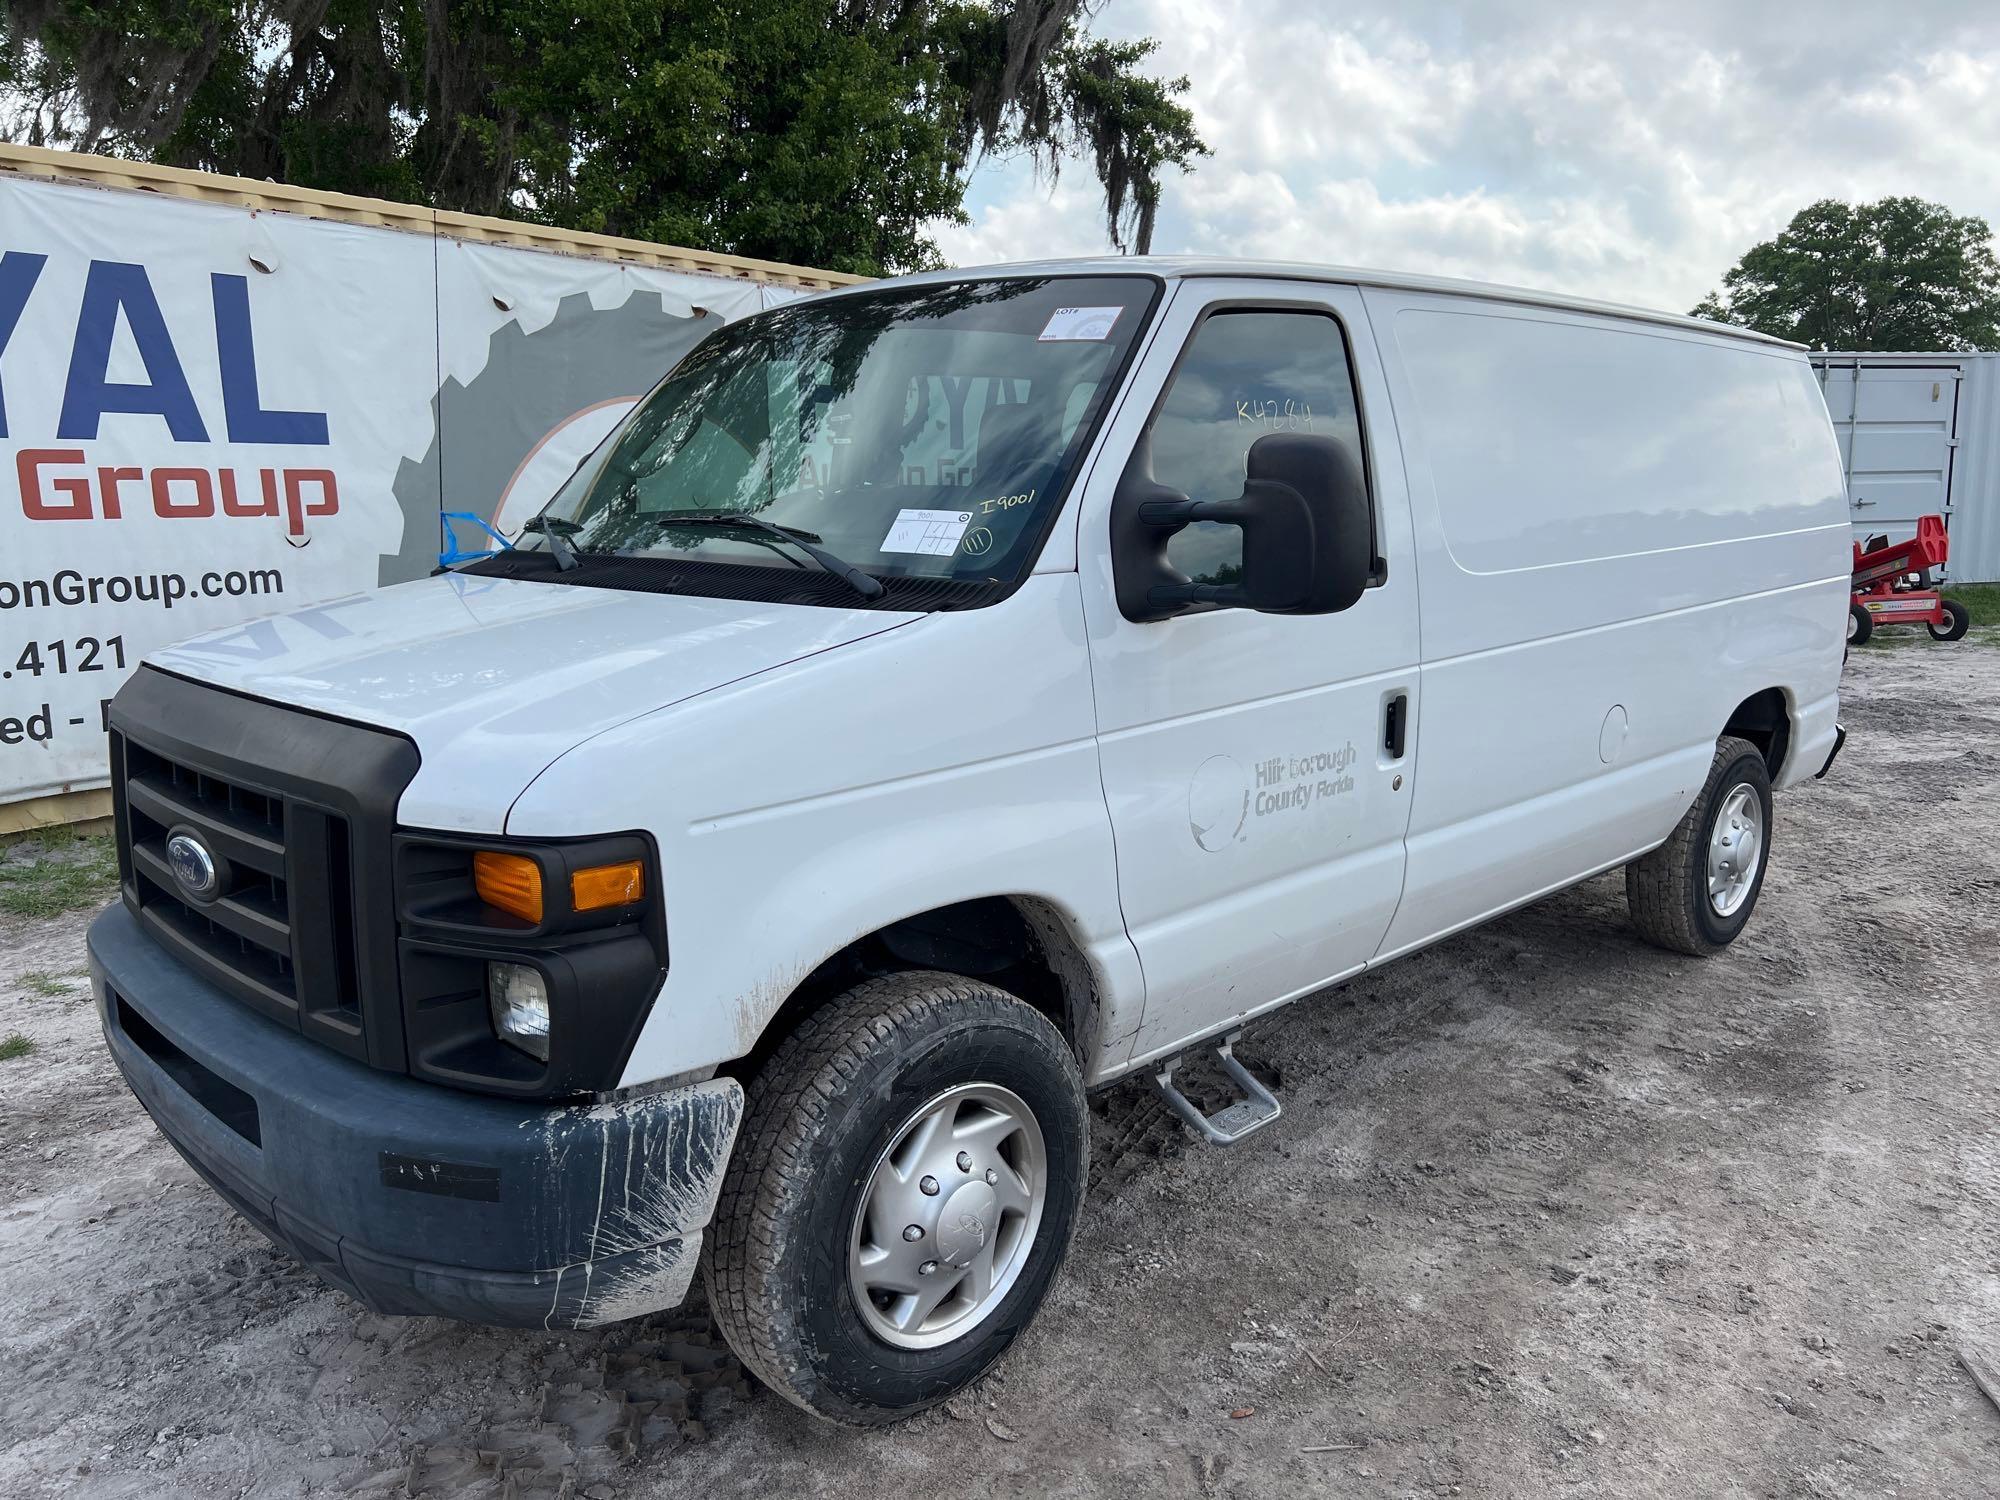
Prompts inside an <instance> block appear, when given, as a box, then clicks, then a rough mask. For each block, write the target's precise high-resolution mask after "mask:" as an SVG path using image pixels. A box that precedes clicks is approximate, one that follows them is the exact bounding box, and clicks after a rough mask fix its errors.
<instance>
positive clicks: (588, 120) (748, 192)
mask: <svg viewBox="0 0 2000 1500" xmlns="http://www.w3.org/2000/svg"><path fill="white" fill-rule="evenodd" d="M0 4H7V5H8V8H7V10H6V13H5V34H4V36H0V134H4V135H7V136H10V137H11V138H14V139H20V140H26V141H28V142H30V143H32V144H38V145H55V146H69V147H74V148H77V149H82V150H91V151H103V152H109V153H112V154H118V155H131V156H141V157H145V158H148V159H151V160H154V161H159V162H164V163H167V164H169V165H176V166H188V167H199V168H203V169H206V170H210V171H219V172H231V173H236V174H239V175H242V176H247V177H259V178H262V177H269V178H273V179H275V180H277V181H280V182H288V183H293V184H296V185H300V186H307V187H318V188H326V189H333V190H337V191H345V192H356V193H365V194H371V195H374V196H379V197H390V198H397V199H402V200H405V201H409V202H420V203H428V204H432V205H434V206H436V207H439V208H450V209H462V210H467V211H471V212H476V213H487V214H501V215H507V216H512V217H518V218H525V219H532V220H535V221H537V222H540V223H547V224H555V225H561V226H564V227H567V228H575V229H586V230H594V231H598V232H602V233H608V234H622V235H630V236H633V237H636V238H641V239H654V240H664V241H668V242H672V243H676V244H686V245H692V246H698V247H701V248H705V249H713V250H721V251H726V252H730V253H734V254H740V255H754V256H762V257H766V258H770V259H776V260H789V261H799V262H804V263H807V264H810V265H816V266H823V267H826V268H829V269H834V270H851V271H859V272H863V273H881V272H888V271H898V270H907V269H912V268H915V267H919V266H923V265H928V264H934V263H935V262H936V260H937V249H936V245H935V242H934V241H933V239H932V237H931V229H932V226H934V225H936V224H937V223H939V222H964V210H963V202H964V198H965V192H966V187H967V184H968V181H969V178H970V175H971V173H972V171H973V170H974V169H975V168H976V167H977V166H978V165H979V164H980V163H981V162H982V161H984V160H988V159H991V158H996V157H1005V156H1009V155H1016V154H1027V155H1029V156H1032V157H1033V159H1034V161H1035V163H1036V165H1037V167H1038V168H1039V169H1041V170H1043V171H1045V172H1048V173H1050V174H1053V173H1055V172H1056V171H1058V170H1060V168H1061V166H1062V164H1063V163H1064V162H1066V161H1069V160H1074V159H1077V158H1087V159H1089V160H1090V161H1091V163H1092V164H1093V166H1094V167H1095V169H1096V172H1097V175H1098V178H1099V180H1100V182H1101V183H1102V185H1103V188H1104V195H1105V196H1104V208H1105V225H1106V232H1107V235H1108V237H1109V238H1110V240H1111V242H1112V244H1113V245H1115V246H1117V247H1118V248H1120V249H1126V248H1130V249H1135V250H1138V251H1139V252H1141V253H1143V252H1144V251H1145V250H1146V249H1148V248H1149V247H1150V244H1151V240H1152V234H1153V223H1154V215H1155V212H1156V210H1157V207H1158V204H1159V195H1160V189H1161V178H1162V175H1163V173H1164V172H1165V171H1166V169H1167V168H1169V167H1178V168H1180V169H1182V170H1188V169H1189V168H1191V167H1192V165H1193V164H1194V162H1195V160H1196V159H1197V158H1198V157H1200V156H1203V155H1206V154H1207V147H1206V146H1205V145H1204V144H1203V143H1202V140H1201V138H1200V136H1199V135H1198V134H1197V133H1196V131H1195V128H1194V120H1193V116H1192V115H1191V114H1190V113H1189V112H1188V110H1187V108H1186V107H1185V106H1184V105H1183V104H1182V103H1180V102H1179V100H1180V96H1181V95H1182V94H1184V93H1185V92H1186V89H1187V86H1188V85H1187V80H1186V79H1185V78H1180V79H1172V80H1163V79H1159V78H1155V77H1152V76H1150V75H1148V74H1147V73H1145V72H1144V71H1143V66H1144V63H1145V61H1146V59H1147V58H1148V57H1149V56H1150V55H1151V53H1152V52H1153V50H1154V47H1155V44H1154V43H1153V42H1150V41H1140V42H1123V43H1114V42H1107V41H1103V40H1101V39H1097V38H1093V37H1091V36H1090V35H1089V34H1088V31H1087V29H1086V23H1087V20H1088V14H1089V9H1090V6H1089V0H574V3H571V4H567V5H551V4H548V3H547V0H11V4H9V3H8V0H0Z"/></svg>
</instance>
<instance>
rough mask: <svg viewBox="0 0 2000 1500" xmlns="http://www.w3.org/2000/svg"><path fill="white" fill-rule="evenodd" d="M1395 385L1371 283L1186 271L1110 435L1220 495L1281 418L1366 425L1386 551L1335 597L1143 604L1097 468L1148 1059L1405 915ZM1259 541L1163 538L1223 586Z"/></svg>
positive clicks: (1411, 583) (1110, 765) (1270, 999)
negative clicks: (1374, 316)
mask: <svg viewBox="0 0 2000 1500" xmlns="http://www.w3.org/2000/svg"><path fill="white" fill-rule="evenodd" d="M1387 404H1388V403H1387V398H1386V396H1385V395H1384V394H1383V386H1382V378H1381V371H1380V367H1379V365H1378V363H1377V361H1376V359H1375V357H1374V344H1373V339H1372V336H1371V334H1370V332H1369V329H1368V323H1367V314H1366V312H1365V310H1364V309H1363V307H1362V303H1361V299H1360V296H1359V294H1358V292H1357V291H1356V290H1355V289H1354V288H1352V287H1345V286H1332V285H1318V284H1314V283H1309V282H1289V281H1270V282H1262V281H1252V280H1239V279H1234V278H1231V279H1222V278H1214V279H1196V280H1188V281H1184V282H1182V283H1181V284H1180V286H1179V288H1178V291H1177V293H1176V295H1175V297H1174V298H1173V300H1172V302H1171V303H1170V304H1169V306H1168V308H1167V309H1166V311H1165V312H1164V314H1163V315H1162V324H1161V327H1160V329H1159V331H1158V333H1157V334H1156V336H1155V337H1154V339H1153V341H1152V343H1151V346H1150V347H1149V349H1148V350H1147V352H1146V354H1145V356H1144V359H1143V361H1142V363H1141V365H1140V367H1139V370H1138V372H1137V374H1136V376H1135V379H1134V382H1133V385H1132V387H1131V390H1130V391H1129V393H1128V395H1127V396H1126V399H1125V401H1124V403H1123V404H1122V406H1121V408H1120V410H1119V413H1118V416H1117V418H1116V422H1115V424H1114V427H1113V430H1112V432H1111V433H1110V435H1109V438H1110V440H1109V441H1108V442H1107V444H1106V446H1105V449H1104V451H1105V452H1106V453H1107V454H1115V455H1119V456H1120V457H1121V459H1122V456H1123V455H1125V454H1129V453H1131V452H1132V450H1133V447H1134V445H1135V444H1136V443H1137V442H1138V440H1139V439H1140V438H1141V436H1144V435H1148V434H1149V435H1150V438H1151V442H1150V450H1151V461H1152V470H1153V475H1152V477H1153V478H1154V479H1155V480H1156V481H1157V482H1158V483H1160V484H1163V485H1166V486H1168V487H1169V488H1171V489H1174V490H1178V491H1181V492H1183V493H1186V494H1188V495H1190V496H1191V497H1192V498H1194V499H1197V500H1223V499H1229V498H1233V497H1234V496H1236V495H1238V494H1240V493H1241V492H1242V490H1243V487H1244V479H1245V459H1246V456H1247V454H1248V451H1249V447H1250V444H1251V443H1252V442H1254V441H1255V440H1256V439H1257V438H1259V437H1262V436H1263V435H1265V434H1266V433H1269V432H1281V431H1298V432H1311V433H1319V434H1324V435H1328V436H1332V437H1334V438H1336V439H1338V440H1339V441H1340V442H1342V443H1343V444H1344V445H1348V446H1349V447H1350V451H1351V452H1352V453H1353V455H1354V456H1355V457H1357V458H1358V459H1360V460H1361V462H1362V464H1363V467H1364V471H1365V473H1366V476H1367V481H1368V488H1369V495H1370V500H1371V505H1372V509H1373V523H1374V544H1375V551H1376V554H1377V559H1378V563H1377V567H1376V569H1375V575H1374V577H1373V580H1372V582H1371V584H1370V586H1369V587H1368V588H1367V589H1366V590H1365V591H1364V592H1363V594H1362V596H1361V598H1360V600H1359V601H1358V602H1357V603H1356V604H1354V605H1353V606H1352V607H1350V608H1348V609H1345V610H1342V611H1340V612H1338V613H1334V614H1325V615H1277V614H1262V613H1257V612H1254V611H1252V610H1249V609H1244V608H1210V609H1205V610H1199V611H1196V612H1191V613H1186V614H1181V615H1178V616H1176V617H1174V618H1172V619H1168V620H1162V621H1154V622H1150V623H1143V624H1141V623H1135V622H1133V621H1131V620H1128V619H1126V618H1125V617H1124V616H1123V615H1122V614H1121V613H1120V611H1119V608H1118V604H1117V601H1116V597H1115V594H1114V589H1113V571H1112V569H1113V565H1112V554H1111V544H1110V506H1111V500H1112V495H1113V492H1114V491H1115V489H1116V488H1117V485H1118V481H1119V478H1120V472H1119V467H1120V466H1119V465H1118V464H1110V465H1106V464H1103V463H1100V464H1099V465H1098V466H1097V468H1096V470H1095V471H1094V472H1093V473H1092V475H1091V476H1090V482H1089V485H1088V488H1087V489H1086V492H1085V496H1084V504H1083V507H1082V510H1081V519H1080V525H1081V527H1082V532H1081V534H1080V536H1079V549H1078V550H1079V560H1080V565H1081V571H1082V577H1083V591H1084V609H1085V615H1086V619H1087V621H1088V625H1089V636H1090V651H1091V656H1092V669H1093V675H1094V679H1095V689H1094V690H1095V694H1096V703H1097V718H1098V729H1099V753H1100V757H1101V764H1102V771H1103V778H1104V791H1105V797H1106V801H1107V804H1108V806H1109V809H1110V815H1111V824H1112V830H1113V834H1114V837H1115V840H1116V847H1117V855H1118V871H1119V875H1118V880H1119V896H1120V900H1121V903H1122V905H1123V908H1124V915H1125V923H1126V927H1127V930H1128V932H1129V933H1130V935H1131V938H1132V941H1133V943H1134V945H1135V946H1136V948H1137V949H1138V953H1139V957H1140V960H1141V962H1142V964H1143V966H1144V970H1145V979H1146V1005H1145V1012H1144V1016H1143V1019H1142V1021H1141V1024H1140V1028H1139V1032H1138V1034H1137V1035H1136V1036H1135V1037H1134V1038H1133V1042H1132V1051H1131V1053H1130V1055H1129V1061H1130V1062H1133V1063H1137V1062H1141V1061H1145V1060H1149V1059H1151V1058H1154V1057H1158V1056H1164V1055H1166V1054H1169V1053H1171V1052H1173V1051H1175V1050H1177V1049H1178V1048H1179V1047H1180V1046H1181V1045H1182V1044H1184V1043H1187V1042H1190V1041H1193V1040H1195V1039H1198V1038H1199V1037H1201V1036H1203V1035H1204V1034H1206V1033H1210V1032H1213V1031H1216V1030H1218V1029H1220V1028H1222V1027H1223V1026H1225V1025H1226V1024H1228V1023H1229V1022H1230V1021H1232V1020H1234V1019H1237V1018H1240V1017H1243V1016H1247V1015H1249V1014H1252V1013H1254V1012H1256V1011H1259V1010H1263V1009H1267V1008H1269V1007H1271V1006H1273V1005H1275V1004H1277V1003H1279V1002H1281V1001H1283V1000H1286V999H1289V998H1292V997H1294V996H1297V995H1301V994H1304V993H1307V992H1309V991H1311V990H1313V989H1316V988H1318V987H1320V986H1322V985H1324V984H1327V983H1329V982H1331V981H1333V980H1336V979H1339V978H1341V977H1343V976H1345V975H1348V974H1352V973H1354V972H1355V971H1357V970H1359V969H1361V968H1363V967H1364V966H1365V965H1366V964H1367V962H1368V960H1369V959H1370V958H1371V957H1372V956H1373V955H1374V953H1375V951H1376V949H1377V947H1378V946H1379V945H1380V943H1381V941H1382V937H1383V935H1384V933H1385V932H1386V931H1387V930H1388V926H1389V922H1390V919H1391V918H1392V917H1393V916H1394V914H1395V911H1396V905H1397V901H1398V898H1399V896H1400V894H1401V890H1402V882H1403V863H1404V851H1403V835H1404V831H1405V829H1406V827H1407V825H1408V822H1409V815H1410V806H1411V801H1412V797H1413V795H1414V787H1413V777H1414V771H1415V766H1416V736H1417V729H1418V723H1419V714H1418V707H1419V705H1418V701H1417V688H1418V680H1417V656H1418V652H1417V613H1416V584H1417V580H1416V571H1415V564H1414V558H1413V550H1414V548H1413V542H1412V537H1411V532H1410V522H1409V506H1408V500H1407V495H1406V491H1405V485H1404V477H1403V470H1402V461H1401V455H1400V453H1399V451H1398V448H1397V444H1396V437H1395V431H1394V427H1393V425H1392V423H1391V422H1390V419H1389V414H1388V411H1387ZM1241 537H1242V533H1241V532H1240V531H1238V530H1237V529H1236V528H1234V527H1231V526H1223V525H1219V524H1214V523H1202V524H1197V525H1194V526H1190V527H1188V528H1186V529H1185V530H1184V531H1182V532H1180V533H1179V534H1177V535H1176V536H1175V537H1174V538H1173V540H1172V541H1171V542H1170V543H1169V546H1168V557H1169V560H1170V561H1171V562H1173V563H1174V564H1175V566H1177V567H1178V568H1179V569H1180V571H1182V572H1183V573H1186V574H1187V575H1188V576H1189V577H1190V578H1192V579H1194V580H1195V581H1197V582H1203V581H1209V582H1218V583H1228V582H1231V581H1232V579H1233V578H1234V577H1235V576H1236V574H1235V573H1233V572H1232V570H1234V569H1238V568H1239V567H1240V559H1241ZM1114 1065H1115V1063H1114Z"/></svg>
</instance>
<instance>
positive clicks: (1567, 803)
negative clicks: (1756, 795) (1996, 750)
mask: <svg viewBox="0 0 2000 1500" xmlns="http://www.w3.org/2000/svg"><path fill="white" fill-rule="evenodd" d="M1367 301H1368V306H1369V310H1370V312H1371V314H1372V315H1373V319H1372V320H1373V324H1374V327H1375V331H1376V336H1377V339H1378V341H1379V343H1380V347H1381V353H1382V360H1383V365H1384V367H1385V370H1386V373H1387V378H1388V382H1389V388H1390V391H1391V393H1392V396H1393V399H1394V402H1395V410H1396V421H1397V426H1398V430H1399V432H1400V434H1401V437H1402V443H1403V452H1404V457H1405V460H1406V463H1407V465H1408V470H1409V482H1410V494H1411V508H1412V516H1413V520H1414V523H1415V529H1416V546H1417V551H1418V558H1419V569H1418V570H1419V572H1420V573H1421V575H1422V578H1423V589H1422V594H1421V618H1422V633H1423V644H1424V653H1423V655H1424V663H1423V669H1422V678H1423V703H1424V724H1423V734H1422V736H1421V738H1420V740H1419V742H1418V746H1417V771H1416V777H1415V785H1416V797H1415V800H1414V805H1413V808H1412V813H1411V823H1410V827H1409V834H1408V850H1409V854H1408V860H1409V864H1408V876H1407V879H1406V882H1405V886H1404V895H1403V901H1402V905H1401V907H1400V909H1399V910H1398V912H1397V914H1396V919H1395V922H1394V924H1393V925H1392V927H1391V928H1390V931H1389V933H1388V936H1387V938H1386V939H1385V941H1384V943H1383V945H1382V956H1383V957H1388V956H1392V955H1394V954H1395V953H1398V952H1401V951H1404V950H1407V949H1409V948H1412V947H1415V946H1417V945H1419V944H1421V943H1424V942H1428V941H1430V940H1431V939H1433V938H1436V937H1438V936H1441V935H1443V934H1444V933H1447V932H1450V931H1453V930H1455V929H1457V928H1460V927H1464V926H1469V925H1471V924H1472V923H1474V922H1476V921H1479V920H1481V919H1482V918H1484V917H1487V916H1490V915H1493V914H1495V913H1496V912H1499V911H1503V910H1505V909H1507V908H1508V907H1510V906H1514V905H1518V904H1520V903H1521V902H1523V901H1525V900H1529V899H1532V898H1533V897H1535V896H1537V895H1540V894H1542V893H1544V892H1546V891H1549V890H1553V889H1556V888H1559V887H1560V886H1562V885H1565V884H1568V883H1570V882H1572V881H1574V880H1577V879H1579V878H1581V877H1583V876H1585V875H1588V874H1590V873H1592V872H1594V871H1596V870H1600V869H1604V868H1608V867H1610V866H1613V865H1616V864H1619V863H1622V862H1623V861H1624V860H1626V859H1627V858H1629V857H1631V856H1633V855H1636V854H1639V853H1641V852H1643V851H1645V850H1647V849H1650V848H1652V847H1653V846H1655V845H1657V844H1658V843H1659V842H1660V841H1661V840H1662V839H1664V838H1665V837H1666V836H1667V834H1668V833H1669V832H1670V831H1671V830H1672V828H1673V825H1674V824H1675V822H1677V821H1678V820H1679V818H1680V816H1681V814H1682V813H1683V812H1684V811H1685V810H1686V808H1687V806H1688V804H1689V802H1690V801H1691V800H1692V798H1693V796H1694V794H1695V792H1696V791H1697V790H1698V789H1699V788H1700V786H1701V783H1702V779H1703V777H1704V776H1705V774H1706V771H1707V767H1708V763H1709V758H1710V755H1711V753H1712V749H1713V745H1714V741H1715V738H1716V736H1717V735H1718V734H1719V733H1720V732H1721V730H1722V728H1723V726H1724V724H1725V722H1726V721H1727V719H1728V717H1729V715H1730V713H1731V712H1732V711H1733V710H1734V709H1735V708H1736V706H1737V705H1738V704H1740V703H1741V702H1743V701H1744V700H1745V699H1746V698H1748V697H1750V696H1751V695H1752V694H1755V693H1758V692H1761V691H1763V690H1766V689H1770V688H1777V689H1779V690H1780V691H1781V692H1782V694H1783V696H1784V699H1785V702H1786V706H1787V710H1788V713H1789V716H1790V720H1791V731H1790V748H1789V753H1788V756H1787V759H1786V762H1785V764H1784V766H1783V767H1782V768H1781V774H1780V777H1779V781H1780V784H1785V783H1789V782H1792V781H1795V780H1797V779H1798V778H1799V777H1801V776H1805V775H1809V774H1810V773H1811V772H1813V771H1816V770H1817V769H1818V768H1819V766H1820V765H1821V763H1822V762H1823V761H1824V760H1825V758H1826V755H1827V753H1828V752H1829V750H1830V749H1831V746H1832V740H1833V729H1834V713H1835V709H1836V706H1837V697H1836V695H1837V691H1838V686H1839V677H1840V664H1841V652H1842V640H1843V629H1844V617H1845V612H1846V590H1847V573H1848V552H1847V534H1848V527H1847V507H1846V503H1845V500H1844V499H1843V497H1842V492H1841V476H1840V459H1839V453H1838V450H1837V448H1836V447H1835V444H1834V440H1833V434H1832V430H1831V427H1830V425H1829V423H1828V421H1827V417H1826V410H1825V403H1824V401H1823V399H1822V398H1821V397H1820V394H1819V391H1818V388H1817V383H1816V382H1815V381H1814V380H1813V378H1812V373H1811V371H1810V369H1809V367H1808V366H1807V364H1806V360H1805V356H1804V355H1803V354H1802V353H1797V352H1794V351H1788V350H1784V349H1780V348H1776V347H1766V346H1758V345H1754V344H1749V343H1746V342H1743V341H1740V340H1730V339H1724V338H1716V337H1710V336H1707V335H1704V334H1702V333H1700V332H1699V331H1697V330H1683V329H1676V328H1663V327H1652V326H1647V325H1642V324H1637V323H1626V322H1621V321H1619V320H1615V319H1609V318H1604V317H1598V316H1594V315H1587V314H1577V313H1567V312H1562V311H1558V310H1554V309H1540V308H1524V307H1520V306H1509V305H1505V304H1499V303H1488V302H1484V301H1481V300H1479V299H1475V298H1469V297H1439V296H1434V295H1426V294H1422V293H1415V292H1395V291H1387V290H1379V289H1378V290H1370V291H1369V292H1368V293H1367Z"/></svg>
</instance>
